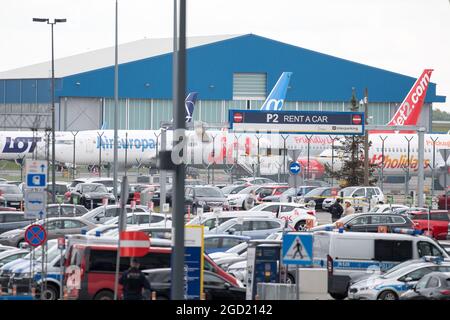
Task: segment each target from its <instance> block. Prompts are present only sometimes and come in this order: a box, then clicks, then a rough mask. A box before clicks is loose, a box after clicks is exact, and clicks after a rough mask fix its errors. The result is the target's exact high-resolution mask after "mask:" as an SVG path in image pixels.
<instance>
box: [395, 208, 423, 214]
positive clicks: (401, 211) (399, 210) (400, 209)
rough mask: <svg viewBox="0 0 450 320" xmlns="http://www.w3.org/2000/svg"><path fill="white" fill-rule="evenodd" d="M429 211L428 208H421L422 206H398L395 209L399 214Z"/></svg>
mask: <svg viewBox="0 0 450 320" xmlns="http://www.w3.org/2000/svg"><path fill="white" fill-rule="evenodd" d="M417 211H421V212H428V208H420V207H407V208H398V209H394V210H393V212H394V213H397V214H410V213H411V212H417Z"/></svg>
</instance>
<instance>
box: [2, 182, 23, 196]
mask: <svg viewBox="0 0 450 320" xmlns="http://www.w3.org/2000/svg"><path fill="white" fill-rule="evenodd" d="M0 193H4V194H22V192H21V191H20V189H19V187H17V186H15V185H13V184H8V185H1V186H0Z"/></svg>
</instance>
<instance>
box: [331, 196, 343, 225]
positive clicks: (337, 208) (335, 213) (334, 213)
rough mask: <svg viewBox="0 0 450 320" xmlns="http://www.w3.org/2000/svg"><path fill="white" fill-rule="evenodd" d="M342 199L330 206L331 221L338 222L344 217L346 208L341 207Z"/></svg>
mask: <svg viewBox="0 0 450 320" xmlns="http://www.w3.org/2000/svg"><path fill="white" fill-rule="evenodd" d="M341 202H342V199H339V198H337V199H336V201H335V202H334V203H333V204H332V205H331V206H330V213H331V221H333V222H336V221H337V220H339V219H340V218H341V216H342V213H343V212H344V208H342V205H341Z"/></svg>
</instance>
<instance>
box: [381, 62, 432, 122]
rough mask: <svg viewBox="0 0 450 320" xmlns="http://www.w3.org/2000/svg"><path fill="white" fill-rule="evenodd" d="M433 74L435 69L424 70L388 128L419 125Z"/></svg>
mask: <svg viewBox="0 0 450 320" xmlns="http://www.w3.org/2000/svg"><path fill="white" fill-rule="evenodd" d="M432 72H433V69H425V70H423V72H422V75H421V76H420V77H419V78H417V80H416V82H415V83H414V85H413V86H412V88H411V90H410V91H409V93H408V95H407V96H406V98H405V100H403V102H402V104H401V105H400V107H399V108H398V109H397V112H396V113H395V114H394V116H393V117H392V119H391V121H389V123H388V126H396V125H400V126H402V125H410V126H414V125H417V121H418V120H419V116H420V112H421V111H422V106H423V102H424V101H425V97H426V95H427V89H428V84H429V83H430V77H431V73H432Z"/></svg>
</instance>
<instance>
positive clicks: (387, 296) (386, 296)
mask: <svg viewBox="0 0 450 320" xmlns="http://www.w3.org/2000/svg"><path fill="white" fill-rule="evenodd" d="M378 300H398V296H397V294H396V293H395V292H394V291H391V290H386V291H383V292H382V293H381V294H380V295H379V296H378Z"/></svg>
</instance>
